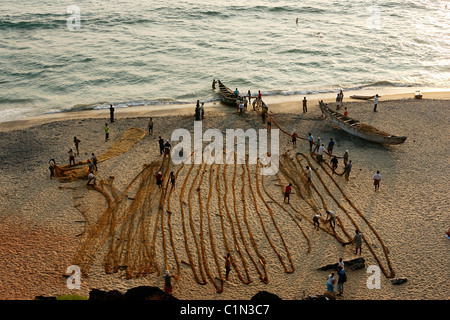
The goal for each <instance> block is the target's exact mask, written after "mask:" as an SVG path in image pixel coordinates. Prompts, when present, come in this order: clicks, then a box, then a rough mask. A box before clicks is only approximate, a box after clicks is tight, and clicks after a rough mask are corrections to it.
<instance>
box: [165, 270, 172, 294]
mask: <svg viewBox="0 0 450 320" xmlns="http://www.w3.org/2000/svg"><path fill="white" fill-rule="evenodd" d="M164 292H166V293H170V292H172V276H171V275H170V273H169V270H166V275H165V276H164Z"/></svg>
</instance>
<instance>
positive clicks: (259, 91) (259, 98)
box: [258, 90, 262, 101]
mask: <svg viewBox="0 0 450 320" xmlns="http://www.w3.org/2000/svg"><path fill="white" fill-rule="evenodd" d="M258 100H259V101H262V94H261V90H258Z"/></svg>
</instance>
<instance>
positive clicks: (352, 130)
mask: <svg viewBox="0 0 450 320" xmlns="http://www.w3.org/2000/svg"><path fill="white" fill-rule="evenodd" d="M319 106H320V109H321V110H322V113H323V114H324V115H325V116H326V117H327V119H328V120H330V121H331V122H332V123H333V124H334V125H336V126H337V127H338V128H340V129H342V130H344V131H345V132H347V133H349V134H351V135H354V136H357V137H359V138H361V139H364V140H368V141H372V142H375V143H380V144H389V145H391V144H401V143H403V142H405V140H406V138H407V137H406V136H394V135H386V134H381V133H376V132H377V131H378V130H377V129H376V128H374V127H371V126H368V125H365V126H366V127H370V128H371V129H372V130H373V131H374V132H364V131H362V130H361V125H363V124H361V123H359V121H357V120H354V119H352V118H349V117H344V116H342V115H340V114H338V113H337V112H335V111H333V110H331V109H330V108H328V107H327V106H326V105H325V104H324V103H323V102H319ZM378 132H380V131H378Z"/></svg>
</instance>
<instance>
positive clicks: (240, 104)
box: [239, 101, 244, 117]
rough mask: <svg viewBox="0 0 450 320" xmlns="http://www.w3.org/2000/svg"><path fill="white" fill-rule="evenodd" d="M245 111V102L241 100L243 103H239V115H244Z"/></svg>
mask: <svg viewBox="0 0 450 320" xmlns="http://www.w3.org/2000/svg"><path fill="white" fill-rule="evenodd" d="M243 113H244V104H243V103H242V101H241V103H239V117H242V114H243Z"/></svg>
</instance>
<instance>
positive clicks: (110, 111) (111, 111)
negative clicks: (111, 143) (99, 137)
mask: <svg viewBox="0 0 450 320" xmlns="http://www.w3.org/2000/svg"><path fill="white" fill-rule="evenodd" d="M109 118H110V120H111V123H113V122H114V107H113V106H112V104H110V105H109Z"/></svg>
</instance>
